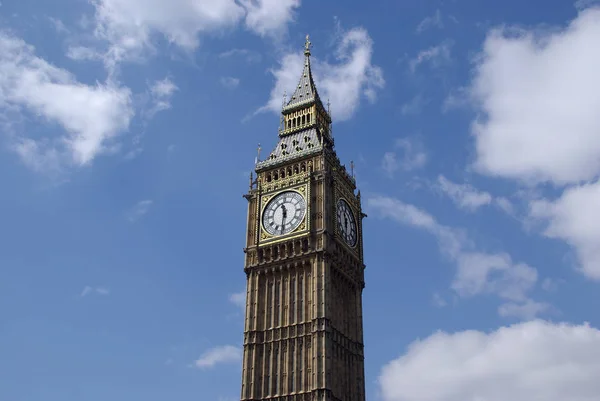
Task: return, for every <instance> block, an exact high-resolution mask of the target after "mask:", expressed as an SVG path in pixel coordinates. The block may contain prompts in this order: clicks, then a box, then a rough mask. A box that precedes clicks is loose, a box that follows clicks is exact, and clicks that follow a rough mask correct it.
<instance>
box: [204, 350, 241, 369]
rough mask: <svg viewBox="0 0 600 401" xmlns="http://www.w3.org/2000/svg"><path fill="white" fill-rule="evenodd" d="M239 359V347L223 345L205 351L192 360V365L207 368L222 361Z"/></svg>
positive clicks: (236, 360)
mask: <svg viewBox="0 0 600 401" xmlns="http://www.w3.org/2000/svg"><path fill="white" fill-rule="evenodd" d="M241 359H242V350H241V349H240V348H238V347H234V346H232V345H224V346H219V347H215V348H213V349H210V350H208V351H206V352H205V353H204V354H202V356H201V357H200V358H199V359H197V360H196V361H195V362H194V366H195V367H197V368H200V369H208V368H212V367H214V366H216V365H218V364H222V363H231V362H239V361H240V360H241Z"/></svg>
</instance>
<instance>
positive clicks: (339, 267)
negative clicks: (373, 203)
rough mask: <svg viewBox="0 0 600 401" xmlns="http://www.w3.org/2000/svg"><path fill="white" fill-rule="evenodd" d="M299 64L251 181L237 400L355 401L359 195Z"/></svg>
mask: <svg viewBox="0 0 600 401" xmlns="http://www.w3.org/2000/svg"><path fill="white" fill-rule="evenodd" d="M304 55H305V58H304V68H303V71H302V75H301V76H300V79H299V82H298V85H297V86H296V88H295V89H294V93H293V95H292V96H291V98H290V99H289V101H286V102H285V103H284V105H283V108H282V119H281V126H280V129H279V140H278V142H277V144H276V146H275V148H274V149H273V151H272V152H271V153H270V155H269V156H268V157H266V158H265V160H262V161H261V160H259V161H258V162H257V163H256V167H255V169H256V179H255V180H254V179H251V184H250V190H249V192H248V193H247V194H246V195H244V197H245V198H246V199H247V200H248V226H247V228H248V229H247V239H246V241H247V242H246V247H245V248H244V252H245V268H244V271H245V273H246V277H247V284H246V312H245V327H244V353H243V369H242V391H241V400H244V401H259V400H281V401H283V400H285V401H300V400H302V401H308V400H311V401H317V400H319V401H364V400H365V379H364V345H363V323H362V292H363V289H364V287H365V284H364V269H365V265H364V261H363V241H362V238H363V237H362V219H363V217H365V215H364V214H363V212H362V209H361V201H360V192H357V191H356V182H355V178H354V177H353V174H352V173H350V172H348V171H347V169H346V168H345V167H344V166H343V165H342V164H341V162H340V160H339V158H338V157H337V155H336V152H335V149H334V140H333V136H332V133H331V117H330V114H329V111H328V110H327V109H326V108H325V107H324V106H323V102H322V101H321V99H320V98H319V94H318V92H317V88H316V86H315V82H314V79H313V76H312V71H311V65H310V56H311V43H310V41H309V40H308V37H307V38H306V44H305V50H304Z"/></svg>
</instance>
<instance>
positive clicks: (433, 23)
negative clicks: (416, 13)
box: [417, 8, 444, 33]
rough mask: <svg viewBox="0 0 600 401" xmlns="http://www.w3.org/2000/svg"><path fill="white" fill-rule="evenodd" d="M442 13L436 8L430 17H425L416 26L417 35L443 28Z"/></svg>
mask: <svg viewBox="0 0 600 401" xmlns="http://www.w3.org/2000/svg"><path fill="white" fill-rule="evenodd" d="M443 27H444V22H443V21H442V12H441V11H440V9H439V8H438V9H437V10H435V13H434V14H433V15H432V16H429V17H426V18H424V19H423V21H421V22H420V23H419V25H418V26H417V33H423V32H425V31H426V30H428V29H431V28H440V29H441V28H443Z"/></svg>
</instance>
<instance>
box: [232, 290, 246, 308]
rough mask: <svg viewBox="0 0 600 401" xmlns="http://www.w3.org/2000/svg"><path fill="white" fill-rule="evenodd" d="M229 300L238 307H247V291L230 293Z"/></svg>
mask: <svg viewBox="0 0 600 401" xmlns="http://www.w3.org/2000/svg"><path fill="white" fill-rule="evenodd" d="M229 302H231V303H232V304H234V305H235V306H237V307H238V308H240V309H242V310H245V309H246V291H241V292H236V293H235V294H231V295H229Z"/></svg>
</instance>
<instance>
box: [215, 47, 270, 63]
mask: <svg viewBox="0 0 600 401" xmlns="http://www.w3.org/2000/svg"><path fill="white" fill-rule="evenodd" d="M218 57H219V58H221V59H223V58H230V57H243V58H244V59H245V60H246V62H247V63H258V62H259V61H260V60H261V59H262V56H261V55H260V53H258V52H256V51H254V50H249V49H231V50H227V51H226V52H223V53H220V54H219V56H218Z"/></svg>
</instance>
